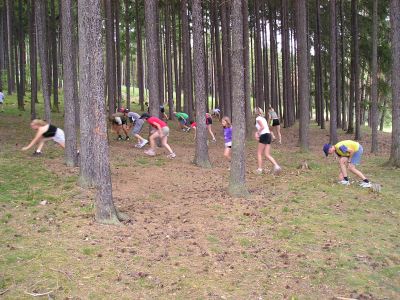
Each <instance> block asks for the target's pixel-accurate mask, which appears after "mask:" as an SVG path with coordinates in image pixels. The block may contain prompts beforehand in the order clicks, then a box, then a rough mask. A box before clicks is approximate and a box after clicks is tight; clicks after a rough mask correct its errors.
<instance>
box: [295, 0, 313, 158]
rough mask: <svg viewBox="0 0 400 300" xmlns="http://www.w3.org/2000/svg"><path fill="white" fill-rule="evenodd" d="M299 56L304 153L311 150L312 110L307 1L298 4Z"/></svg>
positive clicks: (302, 147)
mask: <svg viewBox="0 0 400 300" xmlns="http://www.w3.org/2000/svg"><path fill="white" fill-rule="evenodd" d="M296 3H297V18H296V21H297V26H296V27H297V39H298V40H297V41H298V45H297V55H298V61H297V62H298V64H299V73H298V78H299V116H300V118H299V119H300V120H299V121H300V124H299V145H300V149H301V150H302V151H308V150H309V138H308V131H309V123H310V120H309V116H310V114H309V110H310V107H309V105H310V100H309V97H310V91H309V88H310V83H309V72H308V61H307V60H308V55H307V53H308V49H307V13H306V0H298V1H297V2H296Z"/></svg>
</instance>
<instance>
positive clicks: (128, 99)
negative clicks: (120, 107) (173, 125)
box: [124, 0, 131, 110]
mask: <svg viewBox="0 0 400 300" xmlns="http://www.w3.org/2000/svg"><path fill="white" fill-rule="evenodd" d="M129 2H130V1H129V0H125V1H124V3H125V55H126V70H125V83H126V108H127V109H129V110H130V109H131V61H130V55H131V53H130V52H131V39H130V32H129Z"/></svg>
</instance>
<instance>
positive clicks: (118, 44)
mask: <svg viewBox="0 0 400 300" xmlns="http://www.w3.org/2000/svg"><path fill="white" fill-rule="evenodd" d="M119 12H120V6H119V1H115V2H114V14H115V52H116V80H117V90H116V91H117V100H118V105H117V106H118V107H121V106H122V90H121V87H122V81H121V75H122V68H121V61H122V60H121V38H120V32H119V21H120V16H119V14H120V13H119Z"/></svg>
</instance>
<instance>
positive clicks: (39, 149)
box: [36, 138, 48, 152]
mask: <svg viewBox="0 0 400 300" xmlns="http://www.w3.org/2000/svg"><path fill="white" fill-rule="evenodd" d="M46 140H48V139H44V138H40V140H39V141H38V143H39V146H38V147H37V149H36V152H41V151H42V148H43V145H44V142H45V141H46Z"/></svg>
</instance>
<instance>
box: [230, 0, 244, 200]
mask: <svg viewBox="0 0 400 300" xmlns="http://www.w3.org/2000/svg"><path fill="white" fill-rule="evenodd" d="M242 5H243V2H242V0H233V6H232V40H233V42H232V99H233V101H232V110H233V111H235V112H243V111H244V109H245V103H244V89H245V82H244V62H243V47H244V45H243V22H247V20H243V12H242ZM232 123H233V124H235V127H234V130H233V136H232V162H231V173H230V178H229V187H228V191H229V194H230V195H232V196H234V197H246V196H247V195H248V191H247V188H246V159H245V158H246V157H245V146H246V144H245V138H246V122H245V115H244V114H243V113H235V114H233V115H232Z"/></svg>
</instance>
